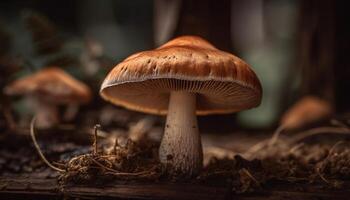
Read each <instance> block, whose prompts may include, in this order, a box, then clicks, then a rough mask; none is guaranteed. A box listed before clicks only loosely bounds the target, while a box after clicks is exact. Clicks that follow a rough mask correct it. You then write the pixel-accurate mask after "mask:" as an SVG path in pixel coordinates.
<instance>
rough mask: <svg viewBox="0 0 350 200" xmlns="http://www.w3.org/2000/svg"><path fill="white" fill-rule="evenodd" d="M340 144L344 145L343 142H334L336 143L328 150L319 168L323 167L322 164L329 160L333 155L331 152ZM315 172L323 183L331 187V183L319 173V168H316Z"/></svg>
mask: <svg viewBox="0 0 350 200" xmlns="http://www.w3.org/2000/svg"><path fill="white" fill-rule="evenodd" d="M342 143H344V141H338V142H336V143H335V144H334V145H333V146H332V147H331V148H330V150H329V153H328V155H327V157H326V158H325V159H324V160H322V162H321V163H320V166H323V164H324V163H325V162H326V161H328V160H329V158H330V156H331V155H332V154H333V151H334V150H335V148H336V147H337V146H338V145H340V144H342ZM316 172H317V174H318V176H319V177H320V178H321V179H322V180H323V181H324V182H326V183H327V184H330V185H331V182H330V181H328V180H327V179H326V178H325V177H324V176H323V174H322V173H321V172H320V167H317V168H316Z"/></svg>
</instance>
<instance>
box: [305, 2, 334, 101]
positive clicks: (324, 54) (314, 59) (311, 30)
mask: <svg viewBox="0 0 350 200" xmlns="http://www.w3.org/2000/svg"><path fill="white" fill-rule="evenodd" d="M334 22H335V15H334V2H333V1H327V0H321V1H319V0H309V1H301V9H300V34H299V36H300V45H299V53H300V56H299V58H300V66H301V68H302V88H301V89H302V94H303V95H305V94H311V95H315V96H319V97H321V98H324V99H326V100H328V101H331V102H333V100H334V67H335V62H334V58H335V52H334V48H335V47H334V37H335V31H334Z"/></svg>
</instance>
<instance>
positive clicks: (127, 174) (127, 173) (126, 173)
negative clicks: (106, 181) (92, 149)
mask: <svg viewBox="0 0 350 200" xmlns="http://www.w3.org/2000/svg"><path fill="white" fill-rule="evenodd" d="M91 160H92V161H93V162H94V163H95V164H96V165H98V166H100V167H102V168H103V169H105V170H107V171H110V172H112V174H114V175H120V176H137V175H141V174H144V173H147V172H148V171H143V172H136V173H130V172H119V171H117V170H114V169H112V168H109V167H107V166H105V165H103V164H102V163H100V162H98V161H97V160H95V159H93V158H92V159H91Z"/></svg>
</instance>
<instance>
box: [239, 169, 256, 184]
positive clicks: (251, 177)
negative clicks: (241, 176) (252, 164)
mask: <svg viewBox="0 0 350 200" xmlns="http://www.w3.org/2000/svg"><path fill="white" fill-rule="evenodd" d="M241 170H242V171H243V172H244V173H245V174H246V175H247V176H248V177H249V178H250V179H252V180H253V181H254V182H255V184H257V185H258V186H260V183H259V181H258V180H256V178H255V177H254V176H253V175H252V174H251V173H250V172H249V171H248V170H247V169H246V168H242V169H241Z"/></svg>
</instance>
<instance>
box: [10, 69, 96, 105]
mask: <svg viewBox="0 0 350 200" xmlns="http://www.w3.org/2000/svg"><path fill="white" fill-rule="evenodd" d="M4 92H5V94H7V95H35V96H38V97H39V98H40V99H43V100H46V101H49V102H51V103H57V104H68V103H87V102H88V101H90V99H91V91H90V89H89V88H88V86H86V85H85V84H84V83H82V82H80V81H78V80H76V79H74V78H73V77H72V76H71V75H69V74H67V73H66V72H64V71H63V70H61V69H60V68H58V67H48V68H44V69H42V70H40V71H39V72H37V73H35V74H32V75H29V76H26V77H23V78H21V79H18V80H16V81H14V82H13V83H11V84H10V85H8V86H6V87H5V89H4Z"/></svg>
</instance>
